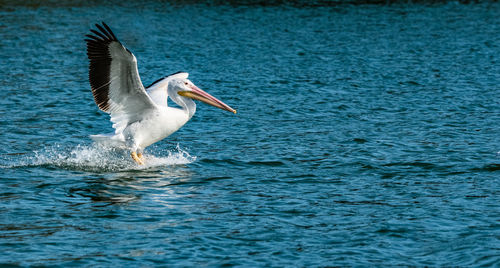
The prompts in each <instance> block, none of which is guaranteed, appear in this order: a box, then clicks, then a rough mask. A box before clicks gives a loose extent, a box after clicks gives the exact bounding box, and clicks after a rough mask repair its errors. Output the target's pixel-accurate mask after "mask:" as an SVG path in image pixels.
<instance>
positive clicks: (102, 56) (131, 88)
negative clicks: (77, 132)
mask: <svg viewBox="0 0 500 268" xmlns="http://www.w3.org/2000/svg"><path fill="white" fill-rule="evenodd" d="M101 23H102V25H100V24H95V27H96V28H97V29H96V30H94V29H90V34H87V35H85V36H86V38H85V39H84V40H85V42H86V44H87V56H88V59H89V62H90V63H89V82H90V87H91V91H92V95H93V97H94V101H95V103H96V104H97V107H98V108H99V109H100V110H102V111H104V112H106V113H108V114H109V115H110V121H111V122H112V123H113V128H114V132H113V133H109V134H98V135H91V136H90V137H91V139H92V140H93V141H94V142H96V143H104V144H107V145H110V146H115V147H122V148H126V149H128V150H130V156H131V157H132V159H133V160H134V161H135V162H136V163H137V164H139V165H144V164H145V159H144V156H143V152H144V149H145V148H146V147H147V146H149V145H151V144H153V143H155V142H158V141H160V140H163V139H164V138H166V137H168V136H169V135H171V134H172V133H174V132H176V131H177V130H179V128H181V127H182V126H183V125H184V124H186V123H187V122H188V121H189V120H190V119H191V118H192V117H193V115H194V113H195V112H196V104H195V102H194V101H193V100H198V101H201V102H204V103H207V104H209V105H212V106H214V107H217V108H220V109H222V110H226V111H229V112H232V113H235V114H236V110H235V109H233V108H231V107H230V106H229V105H227V104H225V103H224V102H222V101H220V100H218V99H217V98H215V97H213V96H212V95H210V94H209V93H207V92H205V91H203V90H202V89H200V88H198V87H197V86H196V85H194V83H193V82H191V81H190V80H189V79H188V76H189V74H188V73H186V72H176V73H174V74H171V75H167V76H165V77H162V78H160V79H158V80H156V81H155V82H153V83H152V84H151V85H149V86H147V87H144V85H143V84H142V82H141V78H140V76H139V71H138V69H137V59H136V57H135V56H134V54H133V53H132V52H131V51H130V50H128V49H127V48H126V47H125V46H123V44H122V43H121V42H120V41H119V40H118V38H116V36H115V34H114V33H113V31H111V28H110V27H109V26H108V25H107V24H106V23H104V22H101ZM168 98H170V99H171V100H172V101H173V102H174V103H176V104H177V105H179V106H180V107H181V108H176V107H169V106H168Z"/></svg>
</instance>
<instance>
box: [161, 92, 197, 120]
mask: <svg viewBox="0 0 500 268" xmlns="http://www.w3.org/2000/svg"><path fill="white" fill-rule="evenodd" d="M168 96H169V97H170V99H171V100H172V101H173V102H175V103H176V104H177V105H179V106H181V107H182V110H183V111H184V112H185V113H187V114H188V116H189V119H191V117H193V115H194V113H195V112H196V103H195V102H194V101H193V100H192V99H190V98H186V97H183V96H181V95H179V94H177V91H176V90H174V89H172V88H171V87H170V86H169V87H168Z"/></svg>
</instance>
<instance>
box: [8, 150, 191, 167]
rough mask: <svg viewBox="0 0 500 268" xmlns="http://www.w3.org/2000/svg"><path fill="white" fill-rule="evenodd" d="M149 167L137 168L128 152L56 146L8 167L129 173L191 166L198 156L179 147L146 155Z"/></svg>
mask: <svg viewBox="0 0 500 268" xmlns="http://www.w3.org/2000/svg"><path fill="white" fill-rule="evenodd" d="M157 154H158V155H157ZM144 158H145V160H146V161H145V162H146V164H145V165H137V164H136V163H135V162H134V161H133V160H132V158H131V157H130V152H129V151H127V150H122V149H117V148H112V147H103V146H102V145H96V144H92V145H77V146H76V147H73V148H65V147H63V146H61V145H55V146H52V147H48V148H45V149H43V150H41V151H35V152H33V154H32V155H28V156H24V157H23V158H21V159H17V160H15V161H14V163H12V162H11V164H10V165H9V164H8V165H6V166H5V167H10V168H15V167H23V166H25V167H26V166H53V167H58V168H63V169H70V170H83V171H125V170H143V169H149V168H153V167H161V166H172V165H183V164H189V163H192V162H194V161H195V160H196V157H195V156H191V155H189V153H188V152H186V151H185V150H183V149H181V148H180V147H179V145H177V147H176V149H175V150H174V151H169V150H155V152H154V154H152V153H148V152H146V153H145V154H144Z"/></svg>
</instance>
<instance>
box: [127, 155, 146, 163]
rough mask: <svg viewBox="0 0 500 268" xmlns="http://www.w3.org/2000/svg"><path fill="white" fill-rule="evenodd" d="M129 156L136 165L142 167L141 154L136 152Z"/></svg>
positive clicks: (142, 159) (142, 158)
mask: <svg viewBox="0 0 500 268" xmlns="http://www.w3.org/2000/svg"><path fill="white" fill-rule="evenodd" d="M130 156H132V159H134V161H135V162H136V163H137V164H139V165H144V157H143V156H142V154H137V153H136V152H132V153H131V154H130Z"/></svg>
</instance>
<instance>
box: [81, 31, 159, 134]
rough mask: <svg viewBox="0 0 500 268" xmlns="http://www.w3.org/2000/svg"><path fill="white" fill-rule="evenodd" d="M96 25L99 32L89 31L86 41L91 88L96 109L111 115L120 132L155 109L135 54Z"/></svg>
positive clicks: (109, 32)
mask: <svg viewBox="0 0 500 268" xmlns="http://www.w3.org/2000/svg"><path fill="white" fill-rule="evenodd" d="M95 26H96V27H97V29H98V31H96V30H90V31H91V32H92V34H88V35H86V36H87V37H88V39H85V41H86V42H87V56H88V58H89V60H90V66H89V80H90V86H91V88H92V94H93V95H94V100H95V103H96V104H97V106H98V107H99V109H101V110H103V111H104V112H107V113H109V114H111V121H112V122H113V123H114V125H113V127H114V128H115V129H116V131H117V132H121V131H122V130H123V129H124V128H125V127H126V126H127V125H128V124H130V123H133V122H135V121H139V120H141V119H142V116H141V115H144V114H146V113H147V111H148V110H150V109H156V108H157V106H156V104H155V103H154V102H153V101H152V100H151V98H150V97H149V96H148V94H147V93H146V91H145V89H144V86H143V85H142V82H141V78H140V77H139V72H138V70H137V60H136V58H135V56H134V54H132V52H130V51H129V50H128V49H127V48H125V47H124V46H123V45H122V44H121V43H120V41H118V39H117V38H116V36H115V35H114V33H113V32H112V31H111V29H110V28H109V27H108V25H106V24H105V23H104V22H103V23H102V26H101V25H99V24H96V25H95Z"/></svg>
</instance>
